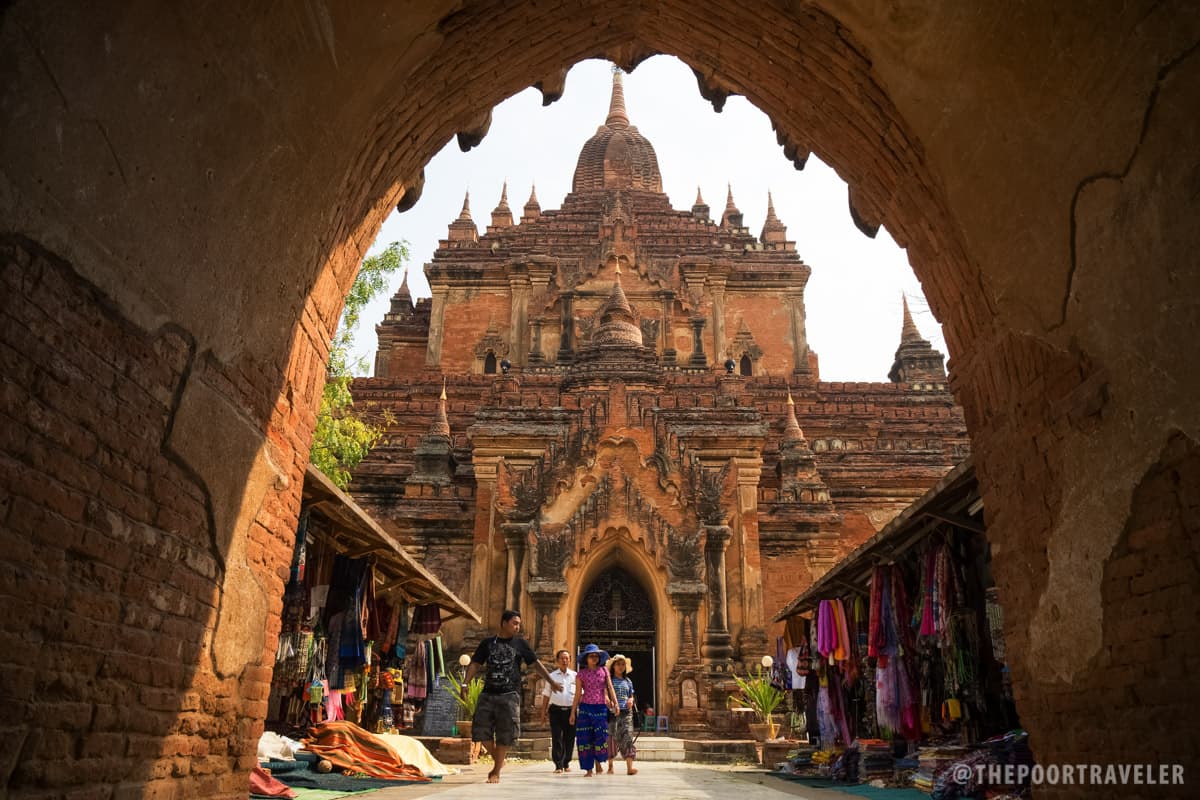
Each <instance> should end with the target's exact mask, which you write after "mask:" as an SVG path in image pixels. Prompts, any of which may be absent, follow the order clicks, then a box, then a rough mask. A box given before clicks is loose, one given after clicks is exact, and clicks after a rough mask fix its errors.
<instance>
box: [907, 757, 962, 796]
mask: <svg viewBox="0 0 1200 800" xmlns="http://www.w3.org/2000/svg"><path fill="white" fill-rule="evenodd" d="M966 754H967V748H965V747H947V746H942V747H922V748H921V750H920V752H919V753H918V754H917V771H916V772H914V773H913V776H912V786H913V788H914V789H920V790H921V791H923V792H933V787H934V783H935V782H936V781H937V777H938V776H939V775H940V774H941V773H942V772H944V771H945V770H947V769H948V768H949V767H950V766H951V765H953V764H954V763H955V762H957V761H958V760H959V759H961V758H962V757H963V756H965V755H966Z"/></svg>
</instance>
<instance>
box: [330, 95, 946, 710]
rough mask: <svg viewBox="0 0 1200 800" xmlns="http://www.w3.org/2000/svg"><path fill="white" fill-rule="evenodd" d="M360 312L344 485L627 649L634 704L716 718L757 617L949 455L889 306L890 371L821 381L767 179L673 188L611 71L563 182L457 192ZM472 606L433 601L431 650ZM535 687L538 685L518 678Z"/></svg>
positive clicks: (545, 648) (555, 624) (919, 358)
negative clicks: (368, 354) (368, 326)
mask: <svg viewBox="0 0 1200 800" xmlns="http://www.w3.org/2000/svg"><path fill="white" fill-rule="evenodd" d="M425 272H426V275H427V277H428V280H429V285H430V287H431V289H432V298H427V299H420V300H418V301H417V302H416V303H415V304H414V303H413V300H412V298H411V295H410V294H409V290H408V286H407V279H406V280H405V283H404V284H403V285H402V286H401V288H400V290H399V291H398V292H397V293H396V294H395V296H394V297H393V298H392V303H391V309H390V310H389V312H388V313H387V315H386V316H385V318H384V319H383V321H382V322H381V323H380V324H379V325H378V326H377V328H376V330H377V331H378V334H379V351H378V356H377V360H376V364H375V377H373V378H367V379H359V380H356V381H355V383H354V387H353V391H354V396H355V398H356V401H357V403H358V406H359V408H360V410H366V411H368V412H370V413H373V414H378V418H381V419H382V418H384V416H383V414H382V413H381V412H384V411H386V412H390V415H389V416H387V420H388V421H387V424H386V433H385V436H384V438H383V440H382V441H381V443H380V444H379V445H378V446H377V447H376V448H375V449H374V450H373V451H372V452H371V454H370V455H369V456H368V458H367V459H366V460H365V461H364V462H363V463H362V464H361V465H360V467H359V468H358V470H357V471H356V473H355V476H354V481H353V484H352V487H351V488H352V491H353V494H354V496H355V497H356V499H358V500H359V502H360V503H361V504H362V505H363V506H364V507H366V508H367V509H368V510H369V511H370V512H371V513H372V514H374V515H375V516H376V517H377V519H379V520H380V521H381V522H382V523H383V524H384V525H385V526H386V527H388V528H389V529H390V530H392V531H394V532H395V533H396V534H397V535H398V536H399V537H400V539H401V540H402V541H403V542H404V543H405V545H406V546H408V547H410V548H411V549H412V551H413V552H414V553H415V554H417V556H418V557H419V558H420V559H421V560H422V561H423V563H424V564H425V566H426V567H428V568H429V569H430V570H432V571H433V572H434V573H435V574H437V575H438V576H439V577H440V578H441V579H442V580H443V581H444V582H445V583H446V584H447V585H448V586H449V587H450V588H451V589H452V590H453V591H455V592H456V593H458V594H459V596H461V597H463V598H464V599H465V600H466V601H467V602H468V603H469V604H470V605H471V606H472V607H474V608H475V609H477V610H479V611H480V613H481V614H483V615H484V617H485V622H486V624H488V625H493V624H494V623H495V621H496V620H497V619H498V617H499V614H500V612H501V610H502V609H504V608H507V607H513V608H517V609H520V610H521V611H522V612H523V614H524V618H525V626H526V635H527V636H528V637H529V639H530V641H531V643H533V645H534V647H535V649H536V650H537V651H538V652H539V654H540V655H542V656H543V657H544V658H545V659H547V660H549V659H550V658H551V656H552V653H553V651H554V650H556V649H558V648H561V647H567V648H571V649H574V648H575V647H577V646H579V645H581V644H582V643H584V642H588V641H596V642H597V643H599V644H600V645H601V646H602V647H605V648H607V649H610V650H613V649H616V650H620V651H622V652H625V653H627V654H630V655H631V656H632V658H633V660H634V663H635V665H636V668H635V670H634V674H633V675H632V677H633V678H635V681H636V682H637V683H638V684H639V685H638V689H637V690H638V694H639V696H640V697H641V698H642V705H643V706H645V705H653V706H655V707H656V708H657V709H659V712H660V713H665V714H668V715H670V716H671V718H672V726H673V727H676V728H679V729H682V730H694V731H705V730H707V731H712V732H714V733H720V732H722V731H727V730H729V726H730V724H731V723H730V719H729V713H728V712H727V711H726V704H725V697H726V696H727V694H728V693H729V691H730V689H731V685H730V684H731V681H730V680H729V674H730V671H731V670H734V669H737V670H739V671H741V670H742V669H743V667H744V666H748V665H753V664H757V663H758V662H759V660H760V659H761V657H762V656H763V655H764V654H767V653H773V652H774V644H773V642H774V636H775V635H776V633H777V631H776V630H773V629H772V628H771V626H770V625H769V623H768V622H767V620H769V619H770V618H771V616H772V615H773V614H774V613H775V612H777V611H778V610H779V609H780V608H781V607H782V606H783V604H784V603H785V602H786V601H787V600H788V599H790V598H792V597H794V596H795V595H796V594H797V593H798V592H799V591H801V590H803V589H804V588H805V587H806V586H808V585H809V584H810V583H811V582H812V581H813V580H814V578H815V577H817V576H818V575H820V574H821V573H822V572H824V571H825V570H826V569H828V568H829V567H830V566H831V565H832V564H833V563H834V562H835V561H836V560H837V559H838V558H839V557H840V556H841V555H843V554H845V553H846V552H848V551H849V549H851V548H852V547H853V546H855V545H856V544H858V543H859V542H861V541H862V540H864V539H865V538H867V537H868V536H870V535H872V534H874V533H875V532H876V531H877V530H878V529H880V528H881V527H882V526H883V525H885V524H886V523H887V522H888V521H889V520H891V519H892V518H893V517H894V516H895V515H896V514H897V513H898V512H899V511H900V510H902V509H903V508H904V507H905V506H907V505H908V504H909V503H910V502H911V501H912V500H914V499H916V498H917V497H919V496H920V495H921V494H922V493H924V492H925V490H926V489H928V488H929V486H931V485H932V484H933V483H934V482H935V481H936V480H937V479H938V478H939V477H941V476H942V475H943V474H944V473H945V472H946V471H947V470H949V469H950V468H951V467H952V466H953V465H954V464H956V463H957V462H959V461H960V460H961V459H962V458H963V457H965V456H966V455H967V454H968V451H969V444H968V439H967V432H966V427H965V424H964V421H963V415H962V412H961V410H960V409H959V408H958V407H957V406H956V405H955V403H954V399H953V397H952V395H951V393H950V392H949V390H948V388H947V385H946V372H945V367H944V363H943V356H942V354H941V353H939V352H937V351H936V350H934V349H933V348H932V346H931V345H930V344H929V342H928V341H926V340H925V339H924V338H922V336H921V334H920V332H919V331H918V329H917V328H916V326H915V325H914V324H913V321H912V318H911V315H910V314H909V311H908V307H907V303H905V305H904V315H903V320H902V329H901V331H900V344H899V348H898V349H897V351H896V358H895V362H894V363H893V364H892V365H891V367H890V371H888V365H886V364H881V365H880V374H881V375H882V374H883V373H884V372H885V371H887V375H888V378H889V381H888V382H879V383H830V382H823V381H821V379H820V370H819V362H818V358H817V354H816V353H814V352H813V351H812V350H811V348H810V347H809V345H808V341H807V337H806V334H805V285H806V283H807V281H808V278H809V275H810V273H811V268H810V266H809V265H808V264H805V263H804V261H803V260H802V259H801V258H800V256H799V255H798V253H797V251H796V244H795V242H793V241H789V240H788V238H787V229H786V227H785V225H784V223H783V222H782V221H781V220H780V219H778V218H777V216H776V214H775V211H774V207H773V206H772V205H769V206H768V212H767V218H766V220H765V222H764V223H763V225H762V230H761V233H760V234H759V235H758V236H755V235H753V234H752V233H751V231H750V229H749V227H748V226H747V225H746V224H745V220H744V219H743V216H742V214H741V212H740V211H739V210H738V208H737V206H736V203H735V201H734V198H733V193H732V190H731V191H730V192H729V195H728V196H727V198H726V201H725V206H724V208H723V210H722V211H721V212H720V214H719V216H717V217H714V216H713V214H712V213H711V211H710V207H709V206H708V205H706V204H705V202H704V200H703V199H702V198H701V197H700V196H699V193H698V194H697V197H696V202H695V204H694V205H693V206H692V207H691V208H690V209H688V210H677V209H674V208H672V207H671V203H670V199H669V198H668V197H667V195H666V194H664V193H663V191H662V177H661V174H660V172H659V168H658V161H657V158H656V155H655V151H654V148H653V146H652V145H651V144H650V142H649V141H647V140H646V138H645V137H643V136H642V135H641V134H640V133H639V132H638V130H637V128H636V127H634V126H633V125H632V124H631V122H630V119H629V115H628V113H627V111H626V108H625V103H624V97H623V93H622V86H621V77H620V74H619V73H618V74H616V75H615V76H614V80H613V91H612V99H611V104H610V108H609V112H608V116H607V118H606V119H605V121H604V124H603V125H601V126H600V127H599V129H598V130H597V131H596V134H595V135H594V136H593V137H592V138H591V139H589V140H588V141H587V142H586V143H584V145H583V148H582V150H581V151H580V155H579V160H578V164H577V166H576V168H575V174H574V180H573V184H572V191H571V193H570V194H568V195H567V196H566V198H564V200H563V202H562V206H561V208H559V209H557V210H551V209H546V210H543V209H542V208H541V207H540V205H539V202H538V199H537V197H536V194H535V193H531V195H530V197H529V200H528V202H526V203H525V205H524V207H523V208H522V210H521V214H520V217H519V219H517V220H514V215H513V211H512V209H511V208H510V206H509V204H508V197H507V187H505V188H504V189H503V190H502V191H501V196H500V202H499V205H497V207H496V208H495V209H494V210H493V211H492V212H491V216H490V220H489V224H488V225H487V227H486V232H485V233H483V234H482V235H480V233H479V230H478V228H477V226H476V222H475V220H474V218H473V217H472V214H471V209H470V203H469V198H468V200H467V201H465V202H464V204H463V208H462V212H461V214H460V215H459V217H458V218H457V219H456V220H454V221H453V222H451V223H450V226H449V230H448V233H447V236H446V238H445V239H444V240H442V241H441V243H440V245H439V247H438V249H437V251H436V252H435V253H434V255H433V259H432V261H431V262H430V263H428V264H427V265H426V266H425ZM482 633H483V631H481V630H478V629H474V628H470V629H468V628H467V627H465V626H463V625H462V624H459V625H457V626H456V625H455V624H451V625H450V626H448V628H447V630H446V635H447V639H448V644H449V646H450V651H451V652H456V651H457V649H459V648H466V647H471V646H473V645H474V643H475V642H477V641H478V638H479V636H481V635H482ZM531 694H532V693H531Z"/></svg>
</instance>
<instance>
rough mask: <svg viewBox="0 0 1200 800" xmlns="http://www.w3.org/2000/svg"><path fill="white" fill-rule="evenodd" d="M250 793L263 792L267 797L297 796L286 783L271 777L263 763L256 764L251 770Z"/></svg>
mask: <svg viewBox="0 0 1200 800" xmlns="http://www.w3.org/2000/svg"><path fill="white" fill-rule="evenodd" d="M250 794H262V795H266V796H267V797H289V798H291V797H295V796H296V793H295V792H294V791H292V789H291V788H290V787H289V786H288V785H287V784H286V783H283V782H281V781H279V780H278V779H276V778H273V777H271V774H270V773H268V772H267V771H266V770H265V769H263V768H262V765H261V764H255V765H254V769H252V770H251V771H250Z"/></svg>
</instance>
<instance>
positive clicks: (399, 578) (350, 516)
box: [304, 464, 481, 623]
mask: <svg viewBox="0 0 1200 800" xmlns="http://www.w3.org/2000/svg"><path fill="white" fill-rule="evenodd" d="M304 503H305V505H306V506H308V507H309V508H311V509H312V510H313V511H315V512H317V513H319V514H321V515H323V516H325V517H327V518H328V519H329V520H330V521H331V522H333V523H334V524H335V525H336V526H337V528H338V531H339V533H340V534H344V535H343V536H339V537H338V538H337V541H335V542H334V545H335V547H337V548H338V549H339V550H340V551H341V552H342V553H343V554H344V555H349V556H352V557H354V558H365V557H367V556H374V557H375V575H376V581H377V583H379V584H380V585H379V587H378V589H377V591H379V592H380V593H381V594H397V595H399V596H400V597H402V598H404V600H406V601H407V602H409V603H412V604H415V605H424V604H429V603H437V604H438V605H439V606H440V607H441V609H442V618H443V619H451V618H453V617H466V618H467V619H471V620H474V621H475V622H477V623H478V622H481V619H480V617H479V614H477V613H476V612H475V611H474V610H473V609H472V608H471V607H470V606H468V605H467V604H466V603H464V602H463V601H462V600H460V599H459V598H458V596H457V595H455V594H454V592H452V591H450V590H449V589H448V588H447V587H446V585H445V584H443V583H442V582H441V581H440V580H438V579H437V577H436V576H434V574H433V573H431V572H430V571H429V570H427V569H425V567H423V566H421V565H420V564H418V563H417V562H416V561H414V560H413V557H412V556H410V555H409V554H408V552H407V551H405V549H404V548H403V547H402V546H401V545H400V543H399V542H397V541H396V540H395V539H394V538H393V537H392V535H391V534H389V533H388V532H387V531H385V530H384V529H383V528H382V527H381V526H380V524H379V523H378V522H376V521H375V520H374V519H373V518H372V517H371V515H370V514H368V513H367V512H366V511H364V510H363V509H362V508H361V507H360V506H359V505H358V503H356V502H354V500H353V499H351V498H350V496H349V495H347V494H346V493H345V492H343V491H342V490H341V489H339V488H337V487H336V486H334V485H333V482H332V481H330V480H329V478H327V477H325V474H324V473H322V472H321V471H320V470H319V469H317V468H316V467H314V466H313V465H312V464H309V466H308V471H307V472H306V473H305V475H304Z"/></svg>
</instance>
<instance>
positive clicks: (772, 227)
mask: <svg viewBox="0 0 1200 800" xmlns="http://www.w3.org/2000/svg"><path fill="white" fill-rule="evenodd" d="M759 239H760V240H761V241H762V243H763V244H771V245H779V244H784V243H785V241H786V240H787V226H786V225H784V224H783V223H782V222H780V221H779V217H777V216H775V200H774V199H773V198H772V197H771V192H770V191H769V190H768V191H767V220H766V222H764V223H763V229H762V235H761V236H759Z"/></svg>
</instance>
